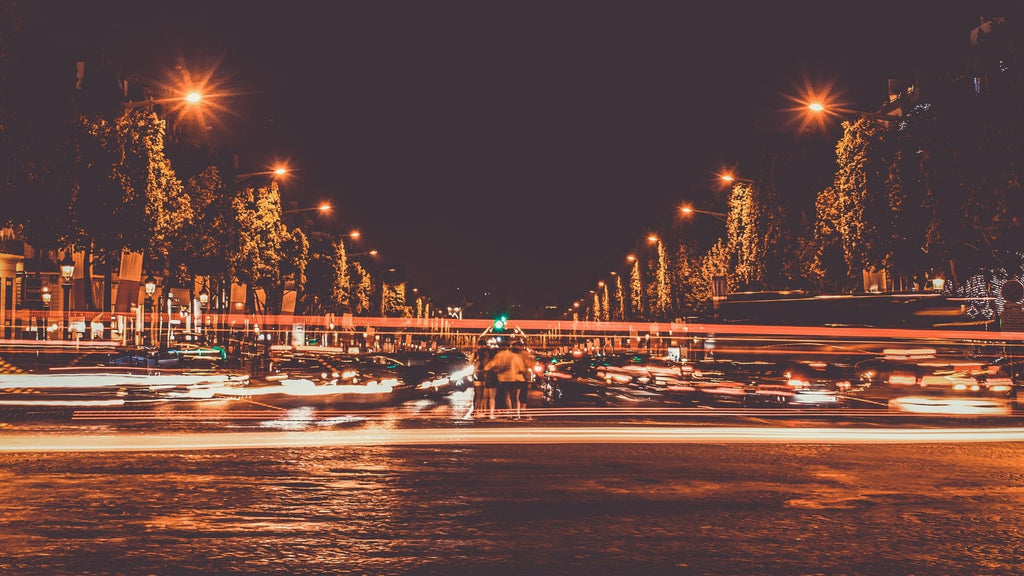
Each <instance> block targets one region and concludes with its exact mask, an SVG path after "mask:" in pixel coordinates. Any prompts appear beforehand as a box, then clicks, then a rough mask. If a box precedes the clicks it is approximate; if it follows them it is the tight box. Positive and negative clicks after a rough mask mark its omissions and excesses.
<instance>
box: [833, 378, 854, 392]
mask: <svg viewBox="0 0 1024 576" xmlns="http://www.w3.org/2000/svg"><path fill="white" fill-rule="evenodd" d="M836 387H838V388H839V389H840V390H849V389H850V387H851V384H850V381H849V380H839V381H837V382H836Z"/></svg>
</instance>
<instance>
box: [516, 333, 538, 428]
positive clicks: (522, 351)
mask: <svg viewBox="0 0 1024 576" xmlns="http://www.w3.org/2000/svg"><path fill="white" fill-rule="evenodd" d="M512 352H514V353H516V354H518V355H519V357H520V358H522V360H523V366H524V367H525V370H524V372H523V382H522V384H519V385H518V389H517V390H516V391H515V392H514V393H513V396H514V397H513V398H512V405H513V407H514V408H515V411H516V418H520V417H521V416H522V411H523V408H525V407H526V398H527V395H528V394H529V393H530V392H529V389H530V382H532V381H533V365H534V363H535V362H536V361H537V360H536V358H534V356H533V354H531V353H530V351H529V350H528V349H527V348H526V341H525V340H523V339H522V338H517V339H516V340H515V341H514V342H513V343H512Z"/></svg>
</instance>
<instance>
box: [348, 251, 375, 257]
mask: <svg viewBox="0 0 1024 576" xmlns="http://www.w3.org/2000/svg"><path fill="white" fill-rule="evenodd" d="M377 254H378V252H377V250H369V251H366V252H353V253H352V254H349V255H348V257H349V258H355V257H356V256H376V255H377Z"/></svg>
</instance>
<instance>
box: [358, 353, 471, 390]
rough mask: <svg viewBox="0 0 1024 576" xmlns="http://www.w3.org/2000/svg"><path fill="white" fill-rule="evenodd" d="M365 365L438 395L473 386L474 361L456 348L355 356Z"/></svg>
mask: <svg viewBox="0 0 1024 576" xmlns="http://www.w3.org/2000/svg"><path fill="white" fill-rule="evenodd" d="M358 361H359V362H360V363H364V364H371V365H374V366H380V367H384V368H386V369H388V370H392V371H394V372H395V373H397V374H398V375H399V377H400V378H401V379H402V381H404V382H406V383H409V384H410V385H412V386H413V388H415V389H416V390H419V391H420V392H421V393H423V394H427V395H438V394H447V393H449V392H452V391H455V390H460V389H464V388H466V387H468V386H472V377H473V363H472V362H471V361H470V359H469V357H467V356H466V354H465V353H463V352H461V351H459V350H454V349H451V350H443V351H441V352H428V351H420V350H410V351H398V352H390V353H368V354H360V355H358Z"/></svg>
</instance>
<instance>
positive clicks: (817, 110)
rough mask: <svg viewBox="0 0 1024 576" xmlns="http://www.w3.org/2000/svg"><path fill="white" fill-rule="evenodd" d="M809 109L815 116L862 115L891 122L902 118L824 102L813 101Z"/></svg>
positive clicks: (808, 106)
mask: <svg viewBox="0 0 1024 576" xmlns="http://www.w3.org/2000/svg"><path fill="white" fill-rule="evenodd" d="M807 110H808V111H809V112H810V113H811V114H812V115H814V116H819V117H820V116H840V117H841V116H847V117H850V116H861V117H864V118H869V119H871V120H878V121H879V122H883V123H889V122H895V121H897V120H901V118H900V117H899V116H895V115H890V114H881V113H878V112H865V111H863V110H853V109H850V108H841V107H829V106H826V105H825V103H824V102H821V101H813V102H810V103H808V104H807Z"/></svg>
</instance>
